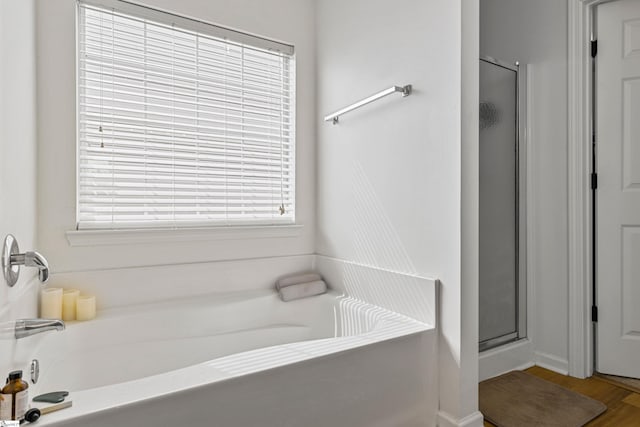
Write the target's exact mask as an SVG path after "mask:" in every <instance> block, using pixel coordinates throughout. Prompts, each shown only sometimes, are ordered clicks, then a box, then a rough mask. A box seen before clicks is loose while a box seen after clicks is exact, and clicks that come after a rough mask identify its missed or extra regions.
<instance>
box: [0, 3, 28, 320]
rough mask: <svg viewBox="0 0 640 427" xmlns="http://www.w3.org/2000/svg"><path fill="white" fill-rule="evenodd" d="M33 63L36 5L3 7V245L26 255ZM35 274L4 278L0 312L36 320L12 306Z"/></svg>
mask: <svg viewBox="0 0 640 427" xmlns="http://www.w3.org/2000/svg"><path fill="white" fill-rule="evenodd" d="M35 61H36V46H35V2H34V1H33V0H2V1H0V240H1V241H0V243H1V244H4V237H5V236H6V235H7V234H13V235H14V236H15V237H16V239H17V240H18V244H19V246H20V250H21V251H23V252H24V251H27V250H35V249H37V248H36V247H35V241H36V94H35V73H36V65H35ZM35 272H36V271H35V269H30V268H24V267H23V268H21V271H20V278H19V280H18V283H17V284H16V285H15V286H14V287H13V288H9V287H7V286H5V282H4V278H0V312H4V311H5V310H7V309H10V310H15V311H17V312H20V313H25V314H29V313H31V314H33V312H34V311H33V310H34V308H35V302H36V301H35V299H34V300H33V301H32V303H33V304H32V305H30V306H29V307H26V306H25V307H14V306H10V305H13V304H9V303H14V302H16V301H17V300H18V298H19V297H20V296H21V295H23V294H24V292H25V291H26V290H27V283H28V282H30V281H31V280H32V279H33V277H34V276H35ZM0 317H2V316H0Z"/></svg>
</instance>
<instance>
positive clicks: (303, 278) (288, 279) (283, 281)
mask: <svg viewBox="0 0 640 427" xmlns="http://www.w3.org/2000/svg"><path fill="white" fill-rule="evenodd" d="M317 280H322V276H320V275H319V274H318V273H313V272H308V273H299V274H292V275H289V276H284V277H281V278H279V279H278V280H277V281H276V289H277V290H280V289H282V288H286V287H287V286H292V285H299V284H300V283H309V282H315V281H317Z"/></svg>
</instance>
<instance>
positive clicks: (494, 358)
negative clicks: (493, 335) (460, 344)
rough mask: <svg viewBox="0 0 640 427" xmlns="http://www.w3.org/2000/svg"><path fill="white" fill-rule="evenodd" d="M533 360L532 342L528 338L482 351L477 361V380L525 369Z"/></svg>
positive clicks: (531, 364)
mask: <svg viewBox="0 0 640 427" xmlns="http://www.w3.org/2000/svg"><path fill="white" fill-rule="evenodd" d="M534 362H535V353H534V351H533V343H532V342H531V341H529V340H528V339H522V340H520V341H516V342H514V343H511V344H506V345H503V346H500V347H498V348H494V349H491V350H487V351H483V352H482V353H480V357H479V361H478V363H479V372H478V380H479V381H484V380H486V379H489V378H493V377H497V376H498V375H502V374H504V373H506V372H510V371H513V370H522V369H527V368H530V367H532V366H533V365H535V363H534Z"/></svg>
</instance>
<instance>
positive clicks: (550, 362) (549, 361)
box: [535, 351, 569, 375]
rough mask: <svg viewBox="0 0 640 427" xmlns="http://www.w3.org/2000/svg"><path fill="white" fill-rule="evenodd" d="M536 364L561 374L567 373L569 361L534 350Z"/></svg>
mask: <svg viewBox="0 0 640 427" xmlns="http://www.w3.org/2000/svg"><path fill="white" fill-rule="evenodd" d="M535 362H536V365H538V366H540V367H542V368H546V369H549V370H550V371H554V372H557V373H559V374H562V375H569V361H568V360H567V359H562V358H560V357H558V356H554V355H552V354H547V353H542V352H539V351H536V353H535Z"/></svg>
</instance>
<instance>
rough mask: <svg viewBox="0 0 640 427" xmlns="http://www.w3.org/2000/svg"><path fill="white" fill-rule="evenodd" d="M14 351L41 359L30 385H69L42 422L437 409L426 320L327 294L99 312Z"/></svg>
mask: <svg viewBox="0 0 640 427" xmlns="http://www.w3.org/2000/svg"><path fill="white" fill-rule="evenodd" d="M18 352H19V353H24V352H28V353H29V356H27V355H26V353H25V354H24V355H23V356H22V357H21V358H22V359H23V360H30V359H31V358H32V357H33V358H36V359H38V360H39V362H40V369H41V374H40V380H39V381H38V383H37V384H36V385H32V386H31V388H30V393H31V396H35V395H36V394H38V393H45V392H50V391H56V390H68V391H70V396H69V397H68V399H70V400H72V401H73V407H72V408H69V409H65V410H62V411H59V412H55V413H52V414H48V415H45V416H43V417H42V418H41V419H40V420H39V421H38V424H39V425H41V426H43V427H44V426H91V427H102V426H105V427H106V426H129V425H130V426H154V427H157V426H222V427H226V426H231V427H234V426H238V427H251V426H260V427H270V426H292V427H294V426H305V427H313V426H323V427H324V426H332V427H339V426H345V427H358V426H362V427H365V426H367V427H372V426H380V427H383V426H384V427H389V426H429V425H432V424H433V422H434V421H433V420H435V411H436V410H437V384H436V383H435V378H437V374H436V373H435V372H432V371H433V370H434V369H435V368H434V366H435V364H434V363H433V360H434V358H435V357H437V356H436V334H435V330H434V327H433V325H431V324H427V323H423V322H419V321H417V320H414V319H412V318H410V317H407V316H403V315H400V314H397V313H395V312H392V311H389V310H385V309H383V308H380V307H377V306H374V305H370V304H367V303H364V302H361V301H358V300H356V299H354V298H350V297H345V296H342V295H339V294H337V293H329V294H326V295H321V296H317V297H312V298H306V299H302V300H297V301H292V302H288V303H284V302H281V301H280V300H279V299H278V297H277V295H276V294H275V292H273V291H254V292H242V293H236V294H229V295H226V296H220V295H215V296H208V297H204V298H203V297H199V298H194V299H185V300H181V301H174V302H171V303H159V304H152V305H141V306H134V307H128V308H118V309H111V310H106V311H103V312H100V313H99V317H98V318H97V319H95V320H93V321H90V322H82V323H81V322H77V323H76V322H69V323H68V325H67V329H66V330H65V331H63V332H50V333H46V334H41V335H38V336H34V337H30V338H26V339H23V340H20V342H19V349H18ZM24 368H25V369H26V366H25V367H24ZM27 372H28V371H27Z"/></svg>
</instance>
